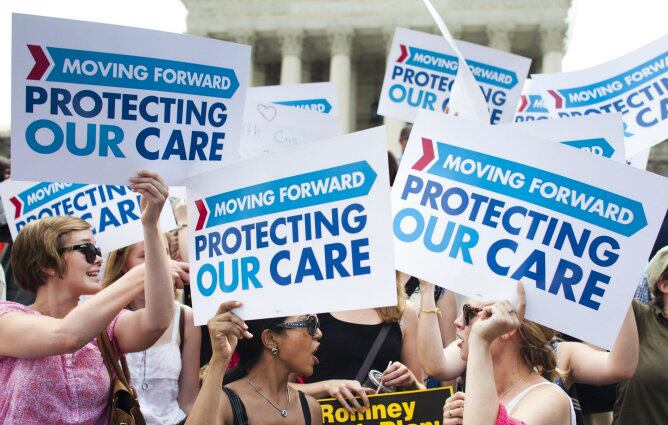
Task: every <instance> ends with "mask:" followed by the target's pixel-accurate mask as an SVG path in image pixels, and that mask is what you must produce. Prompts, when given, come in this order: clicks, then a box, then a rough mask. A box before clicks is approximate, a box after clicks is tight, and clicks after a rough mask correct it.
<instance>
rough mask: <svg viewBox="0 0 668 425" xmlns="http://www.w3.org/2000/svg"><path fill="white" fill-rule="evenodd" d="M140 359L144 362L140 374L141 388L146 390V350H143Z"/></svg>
mask: <svg viewBox="0 0 668 425" xmlns="http://www.w3.org/2000/svg"><path fill="white" fill-rule="evenodd" d="M142 360H143V361H142V362H143V363H144V367H143V372H142V375H141V376H142V384H141V389H142V390H144V391H146V390H148V383H146V350H144V356H143V359H142Z"/></svg>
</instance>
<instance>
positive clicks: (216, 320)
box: [207, 301, 253, 360]
mask: <svg viewBox="0 0 668 425" xmlns="http://www.w3.org/2000/svg"><path fill="white" fill-rule="evenodd" d="M240 306H241V303H240V302H239V301H228V302H225V303H222V304H221V305H220V307H218V311H217V312H216V315H215V316H213V318H211V320H209V323H208V325H207V326H208V328H209V335H210V336H211V348H212V349H213V354H214V356H216V355H218V356H220V357H221V358H223V359H227V360H229V359H230V358H231V357H232V353H234V350H235V349H236V348H237V342H238V341H239V340H240V339H244V338H246V339H251V338H253V335H252V334H251V333H250V332H248V326H247V325H246V324H245V323H244V321H243V320H241V319H240V318H239V316H237V315H236V314H234V313H232V309H234V308H237V307H240Z"/></svg>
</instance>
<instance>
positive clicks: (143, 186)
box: [130, 170, 169, 224]
mask: <svg viewBox="0 0 668 425" xmlns="http://www.w3.org/2000/svg"><path fill="white" fill-rule="evenodd" d="M130 183H131V185H130V188H131V189H132V191H133V192H137V193H139V194H140V195H141V202H140V208H141V211H142V214H141V222H142V224H157V223H158V221H159V220H160V213H161V212H162V208H163V207H164V205H165V201H166V200H167V198H168V197H169V189H168V188H167V184H166V183H165V181H164V180H163V179H162V177H160V176H159V175H158V174H157V173H154V172H152V171H146V170H141V171H139V172H137V175H135V176H133V177H130Z"/></svg>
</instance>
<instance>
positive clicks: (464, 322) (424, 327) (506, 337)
mask: <svg viewBox="0 0 668 425" xmlns="http://www.w3.org/2000/svg"><path fill="white" fill-rule="evenodd" d="M420 285H421V290H422V297H423V298H422V301H423V303H429V297H428V296H427V295H426V294H429V293H431V292H433V290H434V286H433V285H432V284H430V283H428V282H424V281H421V282H420ZM522 296H523V292H522ZM483 307H484V306H483V305H482V304H481V303H479V302H477V301H469V303H468V304H464V308H463V312H462V315H460V316H459V317H458V318H457V320H456V321H455V326H456V327H457V336H458V337H459V340H458V341H456V342H455V343H452V344H450V345H449V346H448V347H446V348H445V349H441V348H440V347H438V346H437V345H435V344H431V343H429V341H432V340H433V338H434V336H435V335H438V328H437V326H438V324H437V323H436V322H435V320H434V319H433V318H432V317H430V316H431V315H424V316H423V315H421V316H420V318H419V325H418V339H419V341H420V345H419V346H418V347H419V348H418V353H419V356H420V362H421V364H422V365H423V366H424V368H425V371H427V373H429V374H430V375H433V376H436V377H438V378H439V379H443V380H445V379H454V378H456V377H459V376H461V375H463V374H464V372H465V371H467V366H471V364H470V362H469V363H467V358H469V359H470V354H469V352H470V349H469V348H468V347H469V343H468V341H469V337H470V333H471V328H472V326H473V324H474V323H475V321H476V320H477V319H478V318H479V317H480V316H482V315H483ZM554 335H555V332H554V331H553V330H551V329H549V328H546V327H544V326H540V325H538V324H536V323H533V322H531V321H529V320H524V319H522V320H521V326H520V327H519V329H518V330H517V331H516V332H509V333H506V334H503V335H502V336H501V337H499V338H497V340H495V341H494V347H495V348H494V350H497V349H498V348H499V347H504V346H507V345H510V346H512V344H517V345H518V347H519V353H520V355H521V357H522V359H523V362H524V364H526V365H529V370H530V371H531V374H530V375H527V376H526V378H525V377H524V374H523V373H522V372H523V371H524V369H522V368H515V367H499V370H505V371H508V370H513V371H514V373H512V376H511V377H510V378H508V379H506V378H503V377H500V379H499V380H497V389H498V390H499V391H498V394H499V396H498V397H499V399H500V400H501V403H509V402H510V401H513V403H509V404H508V405H506V407H507V412H508V414H510V415H511V416H512V417H518V418H522V415H527V414H529V415H531V414H534V413H535V412H534V410H535V408H534V407H531V400H532V397H533V396H532V393H533V391H534V390H532V391H530V392H528V393H522V392H521V389H522V388H524V387H526V386H527V381H529V380H530V379H534V380H535V379H537V378H536V376H537V375H541V376H543V377H545V378H546V379H547V380H549V381H551V382H556V383H557V384H558V385H559V387H561V388H562V389H563V390H567V389H568V388H570V386H571V385H573V384H574V383H576V382H581V383H587V384H594V385H603V384H609V383H614V382H619V381H621V380H623V379H628V378H625V377H628V376H632V375H633V373H634V371H635V367H636V364H637V362H638V332H637V328H636V324H635V319H634V317H633V314H632V312H630V311H629V312H628V313H627V316H626V318H625V320H624V323H623V324H622V329H621V330H620V333H619V335H618V337H617V340H616V341H615V344H614V346H613V348H612V350H610V352H607V351H602V350H597V349H595V348H593V347H591V346H589V345H587V344H583V343H578V342H558V343H556V342H555V340H554V339H553V338H554ZM493 353H494V354H496V352H495V351H493ZM498 359H499V356H498V355H497V356H494V360H495V365H496V361H497V360H498ZM520 369H521V370H520ZM520 381H521V382H520ZM466 389H467V391H466V395H464V394H463V393H456V394H455V395H454V396H453V397H452V398H451V399H449V400H448V402H446V405H445V407H444V413H445V416H444V420H445V422H444V423H447V424H460V423H462V419H463V412H464V400H465V399H467V398H468V394H469V389H470V382H469V381H468V375H467V386H466ZM548 390H549V389H548V388H542V389H541V388H540V387H537V389H536V390H535V391H536V392H537V393H538V394H539V395H540V391H548ZM559 395H561V394H559ZM534 396H535V394H534ZM515 397H519V398H517V399H515V400H513V398H515ZM527 406H528V407H527ZM527 411H529V413H526V412H527ZM543 413H545V410H543V409H541V410H540V411H539V412H538V414H543ZM573 420H574V416H573V417H571V421H573ZM550 421H551V419H550V420H548V422H547V423H553V422H550ZM534 422H536V423H541V422H540V420H538V421H533V419H532V422H528V423H531V424H532V425H533V423H534Z"/></svg>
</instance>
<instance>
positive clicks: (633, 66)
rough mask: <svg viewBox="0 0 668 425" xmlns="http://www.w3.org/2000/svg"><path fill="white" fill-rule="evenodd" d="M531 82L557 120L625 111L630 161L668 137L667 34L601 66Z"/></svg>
mask: <svg viewBox="0 0 668 425" xmlns="http://www.w3.org/2000/svg"><path fill="white" fill-rule="evenodd" d="M532 80H533V85H532V90H534V91H536V92H539V93H541V95H542V96H543V100H544V105H545V107H546V108H547V109H548V110H549V111H550V113H551V114H552V115H553V116H554V117H559V118H561V117H571V116H580V115H591V114H605V113H608V112H621V113H622V114H623V117H624V137H625V143H626V157H627V158H631V157H633V156H635V155H637V154H638V153H640V152H642V151H644V150H647V149H649V148H651V147H652V146H654V145H655V144H657V143H659V142H661V141H663V140H665V139H666V138H668V35H667V36H665V37H663V38H661V39H659V40H656V41H654V42H652V43H650V44H648V45H646V46H644V47H642V48H640V49H638V50H635V51H633V52H631V53H629V54H628V55H625V56H622V57H620V58H618V59H615V60H613V61H610V62H607V63H604V64H602V65H598V66H595V67H592V68H588V69H584V70H581V71H575V72H567V73H563V74H536V75H533V76H532Z"/></svg>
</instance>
